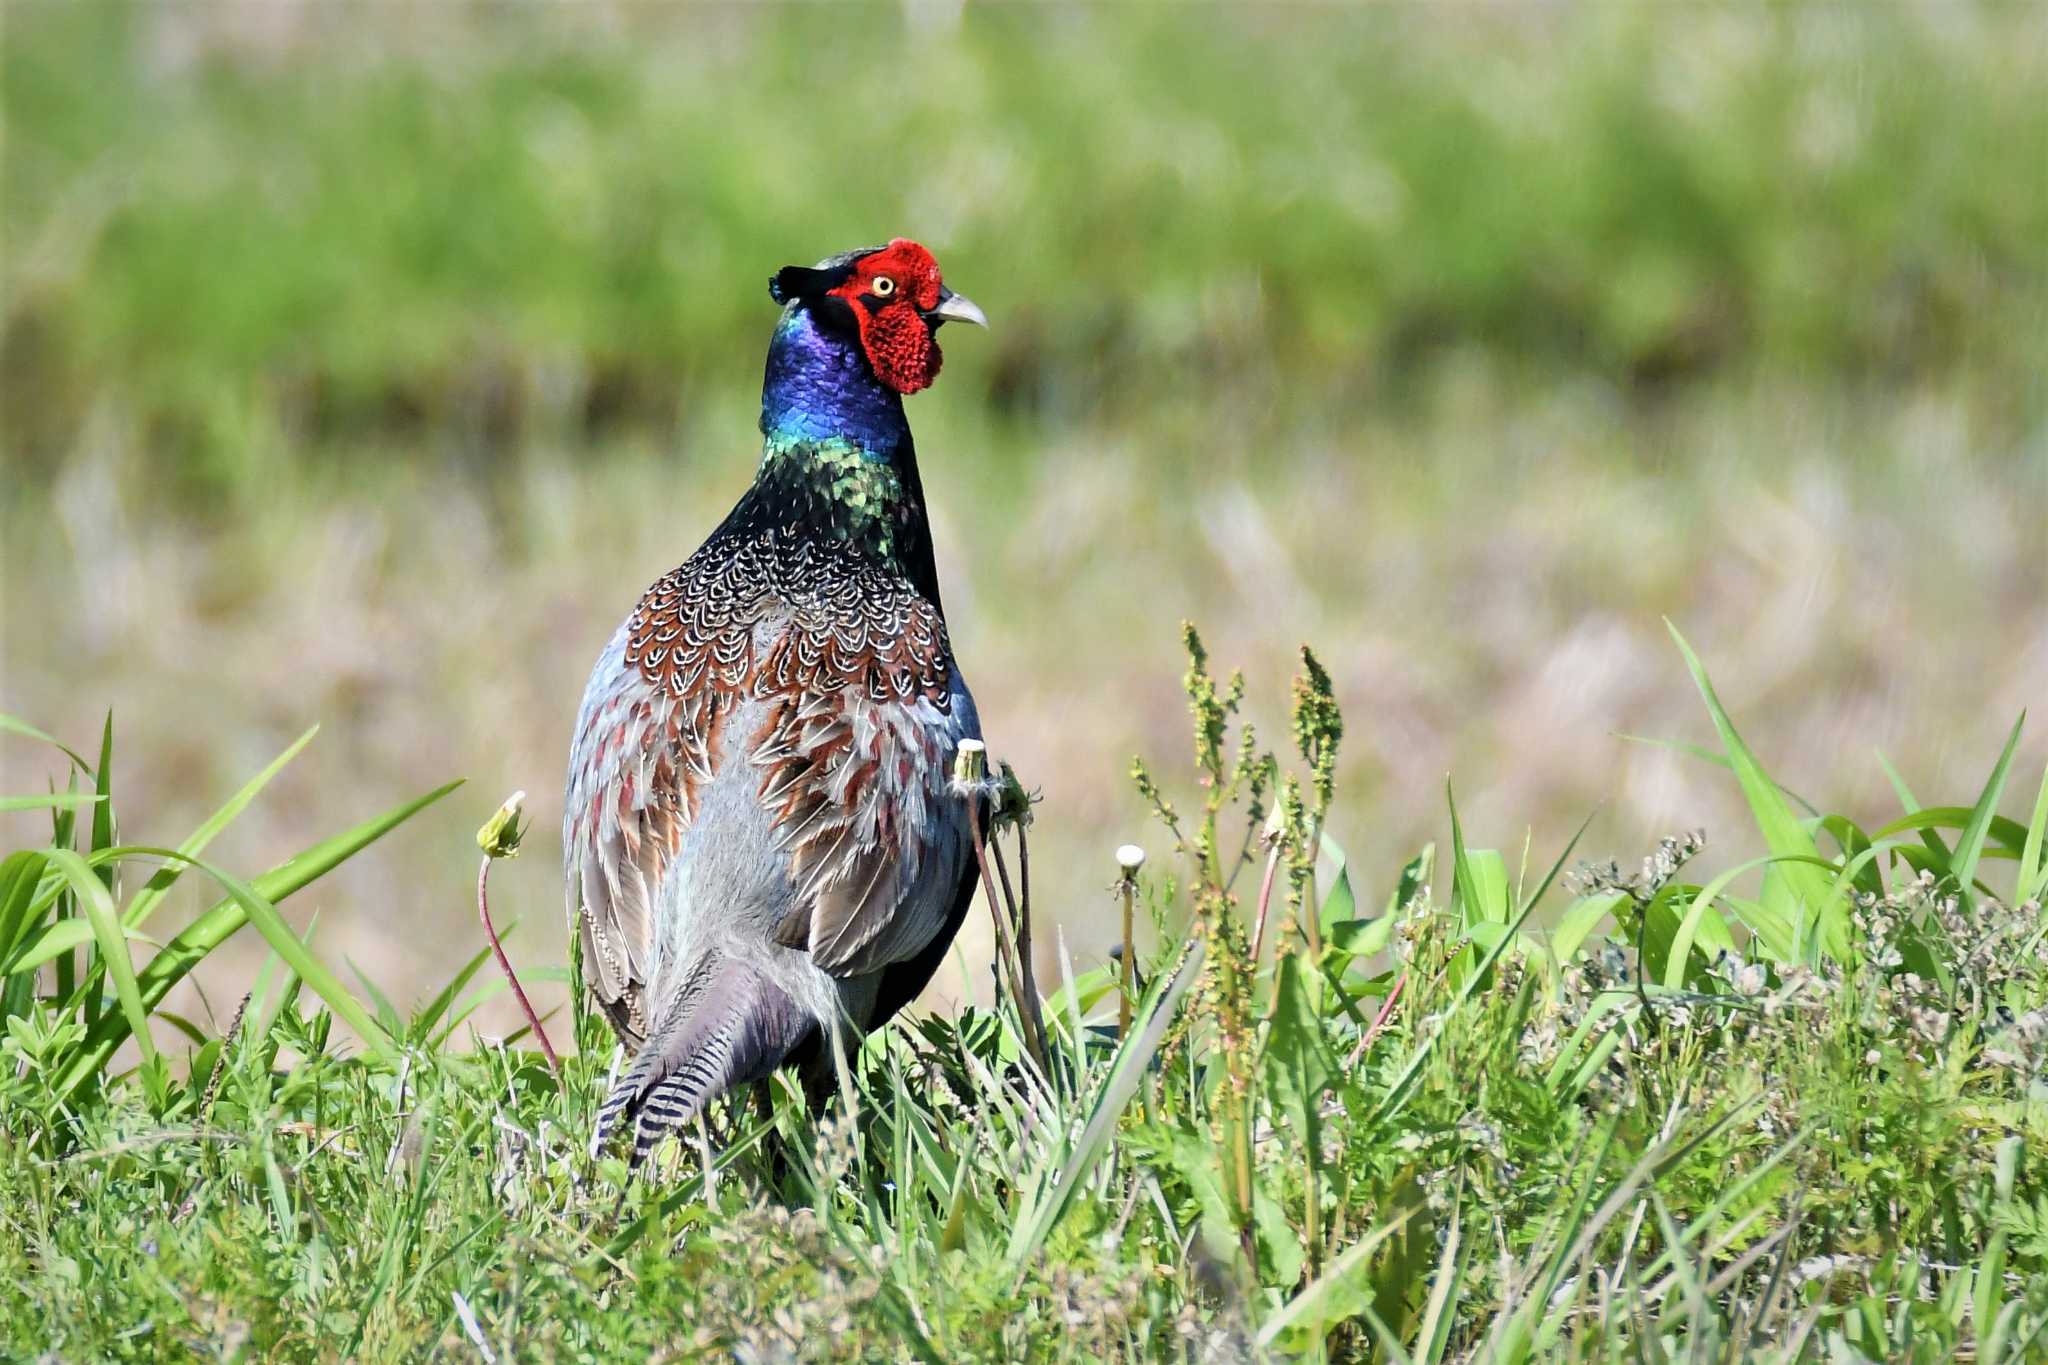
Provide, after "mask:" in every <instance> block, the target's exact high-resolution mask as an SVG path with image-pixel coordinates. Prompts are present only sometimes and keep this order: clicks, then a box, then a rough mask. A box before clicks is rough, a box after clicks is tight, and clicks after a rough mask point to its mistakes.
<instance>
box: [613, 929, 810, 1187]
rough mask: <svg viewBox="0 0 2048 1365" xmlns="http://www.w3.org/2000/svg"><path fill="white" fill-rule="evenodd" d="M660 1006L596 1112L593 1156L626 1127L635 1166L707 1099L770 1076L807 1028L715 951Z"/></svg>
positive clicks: (797, 1014)
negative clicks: (626, 1067) (644, 1037)
mask: <svg viewBox="0 0 2048 1365" xmlns="http://www.w3.org/2000/svg"><path fill="white" fill-rule="evenodd" d="M664 1006H665V1007H664V1008H663V1009H662V1011H661V1013H660V1016H659V1017H658V1018H657V1019H656V1021H655V1023H654V1026H653V1028H652V1029H650V1030H649V1032H648V1036H647V1043H646V1045H645V1046H644V1047H642V1048H641V1049H640V1052H639V1055H638V1056H636V1057H635V1058H634V1059H633V1066H632V1068H631V1069H630V1070H629V1071H627V1073H626V1074H625V1076H624V1078H622V1079H621V1080H620V1081H619V1084H618V1086H617V1088H616V1089H614V1090H613V1091H612V1093H611V1094H609V1095H607V1096H606V1097H605V1101H604V1105H603V1106H602V1107H601V1108H600V1109H599V1110H598V1111H597V1131H596V1132H595V1133H594V1134H593V1135H592V1137H591V1141H590V1148H591V1151H592V1152H593V1153H596V1152H601V1151H603V1150H604V1148H605V1147H606V1146H607V1145H608V1144H609V1143H610V1142H611V1141H612V1139H613V1136H614V1135H615V1134H617V1133H618V1132H619V1131H620V1130H621V1129H622V1127H626V1126H628V1125H630V1131H631V1132H632V1135H633V1158H632V1161H633V1165H635V1166H638V1165H639V1164H640V1163H641V1162H643V1161H645V1160H646V1159H647V1154H648V1153H649V1152H652V1151H653V1150H654V1148H655V1146H656V1144H658V1143H659V1142H660V1141H661V1140H662V1138H664V1137H666V1136H667V1135H668V1134H669V1133H670V1132H671V1131H672V1130H674V1129H675V1128H677V1127H679V1126H681V1125H682V1124H685V1123H688V1122H689V1121H690V1120H691V1119H693V1118H695V1117H696V1116H697V1114H698V1113H699V1112H701V1111H702V1110H703V1108H704V1106H705V1105H707V1104H709V1103H710V1102H711V1101H712V1100H713V1099H715V1098H717V1097H718V1096H719V1095H721V1094H723V1093H725V1092H726V1091H727V1090H730V1089H732V1088H733V1087H734V1086H737V1085H743V1084H745V1083H746V1082H748V1081H753V1080H759V1079H760V1078H761V1077H763V1076H766V1075H768V1074H769V1073H770V1072H772V1071H774V1070H775V1068H776V1067H777V1066H779V1065H781V1063H782V1061H783V1059H784V1058H786V1057H788V1056H789V1054H790V1053H791V1052H792V1051H794V1050H795V1049H796V1048H797V1046H798V1045H799V1044H800V1043H802V1042H803V1040H804V1038H805V1036H806V1035H807V1034H808V1033H809V1032H810V1030H811V1029H812V1027H813V1026H814V1024H813V1021H812V1019H811V1017H810V1014H809V1012H808V1011H806V1010H804V1009H802V1008H801V1007H800V1006H798V1005H797V1003H796V1002H795V1001H794V1000H792V999H791V998H790V997H789V995H788V994H787V993H786V992H784V991H783V990H782V989H781V988H780V987H778V986H776V985H775V984H774V983H773V982H771V981H769V980H768V979H767V977H766V976H764V975H763V974H762V973H761V971H760V970H759V969H758V968H757V967H754V966H753V965H751V964H749V963H746V962H743V961H740V960H738V959H734V958H729V957H726V956H725V955H724V954H722V953H719V952H717V951H716V950H713V951H711V952H708V953H706V954H704V956H702V957H700V958H698V959H697V961H696V962H694V963H693V964H691V965H690V967H689V968H688V969H687V970H686V971H685V973H684V975H683V979H682V982H681V984H680V986H679V987H678V988H677V990H676V991H675V993H674V995H673V996H671V997H670V998H669V999H668V1000H667V1001H665V1002H664Z"/></svg>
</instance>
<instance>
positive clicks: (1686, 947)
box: [1664, 858, 1771, 991]
mask: <svg viewBox="0 0 2048 1365" xmlns="http://www.w3.org/2000/svg"><path fill="white" fill-rule="evenodd" d="M1770 861H1771V859H1769V858H1752V859H1750V860H1749V861H1748V862H1746V863H1741V864H1738V865H1737V866H1735V867H1731V868H1729V869H1728V870H1727V871H1726V872H1723V873H1722V874H1721V875H1720V876H1718V877H1716V878H1714V880H1712V881H1710V882H1708V883H1707V884H1706V885H1705V886H1703V887H1701V888H1700V892H1699V894H1698V895H1697V896H1694V897H1693V898H1692V904H1691V905H1690V906H1688V907H1687V908H1686V912H1685V917H1684V919H1682V920H1681V921H1680V922H1679V925H1678V934H1677V937H1675V938H1674V939H1672V941H1671V957H1670V959H1669V960H1668V961H1667V962H1666V963H1665V964H1664V985H1665V987H1666V988H1667V989H1670V990H1674V991H1675V990H1677V989H1678V988H1679V987H1681V986H1683V985H1684V984H1685V959H1686V957H1687V955H1688V954H1689V953H1691V951H1692V944H1693V940H1694V938H1696V937H1698V935H1699V932H1700V927H1701V923H1702V921H1703V920H1705V918H1706V917H1707V916H1708V915H1709V914H1710V913H1711V907H1712V906H1713V904H1714V901H1715V899H1716V898H1717V897H1719V896H1720V894H1721V893H1722V892H1723V891H1726V890H1727V889H1728V886H1729V883H1731V882H1733V881H1734V880H1735V879H1736V878H1737V877H1739V876H1741V875H1742V874H1743V873H1745V872H1747V871H1749V870H1750V869H1751V868H1754V867H1762V866H1764V865H1766V864H1767V863H1769V862H1770ZM1716 918H1719V917H1718V916H1716ZM1727 932H1728V931H1727V930H1726V928H1723V929H1722V931H1721V933H1722V935H1723V937H1725V936H1726V935H1727Z"/></svg>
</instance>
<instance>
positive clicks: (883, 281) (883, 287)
mask: <svg viewBox="0 0 2048 1365" xmlns="http://www.w3.org/2000/svg"><path fill="white" fill-rule="evenodd" d="M868 288H870V289H872V290H873V291H874V293H875V297H876V298H878V299H886V298H888V297H889V296H890V295H891V294H893V293H895V292H896V281H894V280H892V279H890V278H889V277H888V276H887V275H877V276H875V282H874V283H873V284H871V285H869V286H868Z"/></svg>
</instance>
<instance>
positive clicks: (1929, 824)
mask: <svg viewBox="0 0 2048 1365" xmlns="http://www.w3.org/2000/svg"><path fill="white" fill-rule="evenodd" d="M1973 813H1974V812H1973V809H1972V808H1971V807H1969V806H1922V807H1919V808H1917V809H1915V810H1914V811H1912V812H1911V813H1909V814H1906V815H1901V816H1900V817H1899V818H1898V819H1896V820H1893V821H1892V822H1891V823H1889V824H1885V825H1880V826H1878V827H1877V828H1876V829H1874V830H1872V831H1871V833H1870V836H1869V837H1870V841H1871V842H1872V843H1875V842H1876V841H1878V840H1879V839H1889V838H1890V837H1891V836H1892V835H1894V834H1905V833H1908V832H1912V831H1919V830H1930V829H1963V828H1964V827H1966V826H1967V825H1968V824H1969V823H1970V816H1971V815H1972V814H1973ZM1986 829H1987V833H1988V834H1989V835H1990V841H1991V842H1992V843H1994V844H1998V845H2001V846H2003V847H2004V848H2006V849H2007V850H2009V851H2011V852H2014V853H2018V852H2019V851H2020V850H2021V848H2022V847H2023V846H2024V845H2025V844H2026V841H2027V831H2026V827H2025V826H2023V825H2021V824H2020V822H2019V821H2017V820H2011V819H2008V818H2006V817H2005V816H2003V815H1993V816H1992V817H1991V822H1990V824H1989V825H1988V826H1987V827H1986ZM1943 852H1944V854H1946V850H1943Z"/></svg>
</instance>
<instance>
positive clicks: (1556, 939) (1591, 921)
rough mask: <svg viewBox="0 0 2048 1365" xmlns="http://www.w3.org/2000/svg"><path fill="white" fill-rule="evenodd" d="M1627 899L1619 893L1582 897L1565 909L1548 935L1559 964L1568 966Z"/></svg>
mask: <svg viewBox="0 0 2048 1365" xmlns="http://www.w3.org/2000/svg"><path fill="white" fill-rule="evenodd" d="M1626 899H1628V898H1627V897H1626V896H1623V895H1622V894H1621V893H1620V892H1618V891H1610V892H1606V893H1604V894H1602V895H1598V896H1581V897H1580V898H1579V899H1577V900H1575V901H1573V902H1572V903H1571V904H1570V905H1569V906H1567V907H1565V912H1564V914H1562V915H1560V916H1559V917H1558V921H1557V927H1556V928H1554V929H1552V930H1551V931H1550V951H1551V954H1552V955H1553V956H1554V957H1556V959H1557V961H1558V964H1559V965H1560V966H1562V965H1563V964H1565V963H1567V962H1570V961H1571V960H1572V959H1573V958H1574V957H1576V956H1578V952H1579V948H1580V946H1581V945H1583V944H1584V943H1585V941H1586V937H1587V935H1589V934H1591V933H1592V932H1593V928H1594V926H1595V925H1597V924H1599V923H1600V921H1601V920H1603V919H1606V918H1607V917H1608V916H1609V915H1611V914H1613V913H1614V911H1615V907H1617V906H1619V905H1620V904H1621V903H1622V902H1623V901H1624V900H1626Z"/></svg>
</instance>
